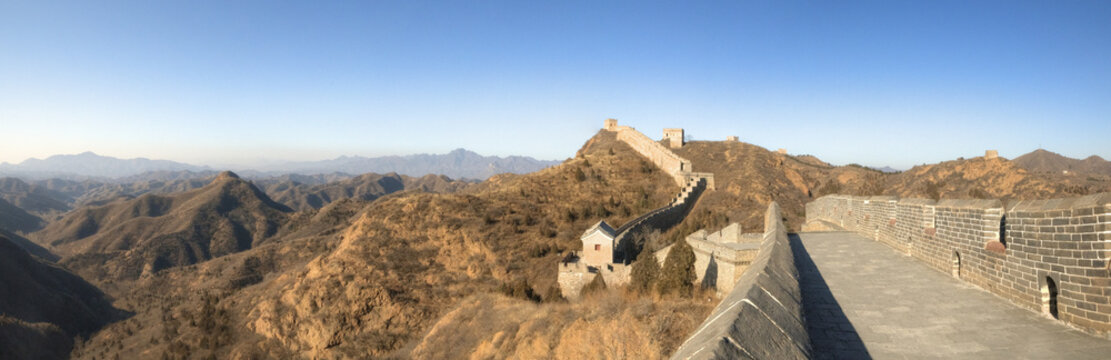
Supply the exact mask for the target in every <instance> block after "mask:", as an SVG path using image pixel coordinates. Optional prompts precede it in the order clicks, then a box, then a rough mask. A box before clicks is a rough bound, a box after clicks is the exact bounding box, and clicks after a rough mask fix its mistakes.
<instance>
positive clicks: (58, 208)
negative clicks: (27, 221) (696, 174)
mask: <svg viewBox="0 0 1111 360" xmlns="http://www.w3.org/2000/svg"><path fill="white" fill-rule="evenodd" d="M0 199H4V200H5V201H7V202H8V203H11V204H12V205H15V206H16V207H18V208H20V209H23V210H24V211H27V212H29V213H32V214H35V215H37V216H39V217H51V216H54V215H57V214H61V213H63V212H66V211H69V210H70V207H69V204H67V203H66V200H65V195H63V194H59V193H57V192H55V191H52V190H50V189H48V188H46V187H43V186H38V185H32V184H28V183H26V182H24V181H23V180H20V179H17V178H11V177H6V178H0Z"/></svg>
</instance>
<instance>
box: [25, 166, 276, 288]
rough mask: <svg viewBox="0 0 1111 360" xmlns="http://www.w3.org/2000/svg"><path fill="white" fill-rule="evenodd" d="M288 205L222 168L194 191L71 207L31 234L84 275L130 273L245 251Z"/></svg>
mask: <svg viewBox="0 0 1111 360" xmlns="http://www.w3.org/2000/svg"><path fill="white" fill-rule="evenodd" d="M289 211H290V210H289V209H288V208H287V207H285V206H283V205H281V204H278V203H275V202H274V201H272V200H270V198H269V197H267V196H266V194H264V193H263V192H262V191H260V190H259V189H258V188H256V187H255V186H254V185H252V184H251V183H249V182H246V181H244V180H242V179H239V178H238V177H237V176H236V175H235V174H232V173H230V172H225V173H222V174H221V175H220V176H218V177H217V178H216V179H214V180H213V181H212V183H211V184H209V185H207V186H205V187H203V188H200V189H196V190H191V191H187V192H184V193H180V194H174V195H165V196H163V195H154V194H146V195H143V196H140V197H138V198H135V199H132V200H128V201H121V202H114V203H111V204H108V205H104V206H98V207H85V208H81V209H78V210H75V211H73V212H71V213H69V214H67V215H66V216H65V217H64V218H62V219H61V220H58V221H56V222H53V223H51V224H50V225H49V226H47V227H46V228H44V229H43V230H41V231H39V232H37V233H35V234H33V236H32V238H33V239H34V240H36V241H38V242H39V243H40V244H43V245H47V246H49V247H50V248H51V249H52V250H54V251H55V252H56V253H58V254H59V255H62V256H63V257H64V259H63V264H65V265H66V266H67V267H70V268H71V269H74V270H75V271H77V272H78V273H80V274H82V275H83V276H86V277H87V278H92V279H98V280H103V279H116V278H136V277H138V276H139V275H142V274H151V273H153V272H157V271H158V270H161V269H165V268H168V267H174V266H181V265H188V264H193V263H196V262H198V261H204V260H206V259H210V258H214V257H219V256H222V255H226V254H230V253H234V252H238V251H243V250H246V249H249V248H251V247H252V246H255V245H257V244H259V243H261V242H263V241H266V240H267V239H269V238H270V237H272V236H273V235H274V234H275V233H276V232H277V230H278V228H279V227H280V226H281V225H282V224H283V223H284V222H285V220H286V219H287V217H288V215H287V214H286V213H287V212H289Z"/></svg>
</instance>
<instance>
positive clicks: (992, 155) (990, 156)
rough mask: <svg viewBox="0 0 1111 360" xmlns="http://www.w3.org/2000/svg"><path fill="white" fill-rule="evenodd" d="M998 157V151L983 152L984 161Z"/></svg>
mask: <svg viewBox="0 0 1111 360" xmlns="http://www.w3.org/2000/svg"><path fill="white" fill-rule="evenodd" d="M998 157H999V150H988V151H985V152H984V159H987V160H991V159H995V158H998Z"/></svg>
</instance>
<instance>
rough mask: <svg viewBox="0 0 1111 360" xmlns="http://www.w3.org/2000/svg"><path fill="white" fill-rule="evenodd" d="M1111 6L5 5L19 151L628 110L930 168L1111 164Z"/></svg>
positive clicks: (438, 126) (537, 153) (399, 133)
mask: <svg viewBox="0 0 1111 360" xmlns="http://www.w3.org/2000/svg"><path fill="white" fill-rule="evenodd" d="M1108 19H1111V2H1107V1H1097V2H1081V1H1057V2H1042V3H1036V2H1015V1H1005V2H991V1H974V2H969V1H916V2H910V1H875V2H830V1H805V2H802V1H799V2H794V1H729V2H720V3H719V2H683V1H669V2H645V1H633V2H608V1H558V2H520V1H506V2H499V1H444V2H424V1H361V2H338V1H316V2H286V1H211V2H208V1H126V2H119V1H104V2H89V1H75V2H54V1H26V2H23V1H19V2H13V1H7V0H0V131H2V132H3V141H0V161H7V162H18V161H22V160H24V159H26V158H29V157H39V158H41V157H45V156H48V155H51V154H58V153H78V152H82V151H86V150H91V151H94V152H97V153H100V154H104V155H111V156H117V157H140V156H141V157H149V158H162V159H171V160H178V161H185V162H191V163H199V164H216V165H222V164H250V163H255V162H258V161H262V160H267V159H268V160H277V159H289V160H315V159H325V158H334V157H337V156H340V155H364V156H378V155H388V154H408V153H419V152H431V153H443V152H447V151H450V150H451V149H454V148H458V147H464V148H467V149H471V150H475V151H477V152H479V153H483V154H489V155H510V154H518V155H529V156H534V157H538V158H543V159H563V158H567V157H570V156H573V154H574V151H575V150H577V149H578V148H579V147H580V146H581V145H582V143H583V142H585V141H586V139H587V138H589V137H590V136H591V135H592V134H593V133H594V132H595V131H597V130H598V129H599V128H600V127H601V124H602V120H603V119H605V118H607V117H614V118H618V119H619V120H620V121H621V122H622V123H624V124H627V125H631V126H634V127H636V128H638V129H640V130H641V131H643V132H645V133H647V134H649V135H650V136H653V137H659V136H660V131H661V128H664V127H683V128H686V129H687V133H688V134H689V135H691V136H692V137H694V138H695V139H707V140H717V139H724V138H725V136H727V135H738V136H740V138H741V140H742V141H746V142H750V143H754V144H757V145H761V146H764V147H767V148H771V149H775V148H780V147H783V148H787V149H788V150H789V151H790V152H791V153H794V154H814V155H817V156H819V157H821V158H822V159H824V160H826V161H830V162H833V163H835V164H845V163H851V162H856V163H862V164H867V165H875V166H882V165H892V166H895V167H898V168H908V167H910V166H913V165H915V164H922V163H932V162H937V161H943V160H948V159H953V158H957V157H960V156H965V157H970V156H978V155H981V154H982V153H983V150H985V149H999V151H1000V154H1001V155H1002V156H1005V157H1015V156H1018V155H1021V154H1023V153H1026V152H1028V151H1031V150H1034V149H1035V148H1038V147H1043V148H1047V149H1050V150H1053V151H1057V152H1060V153H1062V154H1065V155H1068V156H1073V157H1085V156H1088V155H1092V154H1096V155H1100V156H1102V157H1104V158H1109V159H1111V143H1109V142H1108V140H1107V139H1108V134H1111V21H1108Z"/></svg>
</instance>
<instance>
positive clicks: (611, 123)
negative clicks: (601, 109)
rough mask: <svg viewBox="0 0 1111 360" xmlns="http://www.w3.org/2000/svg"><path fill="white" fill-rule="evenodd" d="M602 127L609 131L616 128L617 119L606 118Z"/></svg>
mask: <svg viewBox="0 0 1111 360" xmlns="http://www.w3.org/2000/svg"><path fill="white" fill-rule="evenodd" d="M602 128H603V129H606V130H609V131H613V130H615V129H617V119H606V122H605V126H603V127H602Z"/></svg>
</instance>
